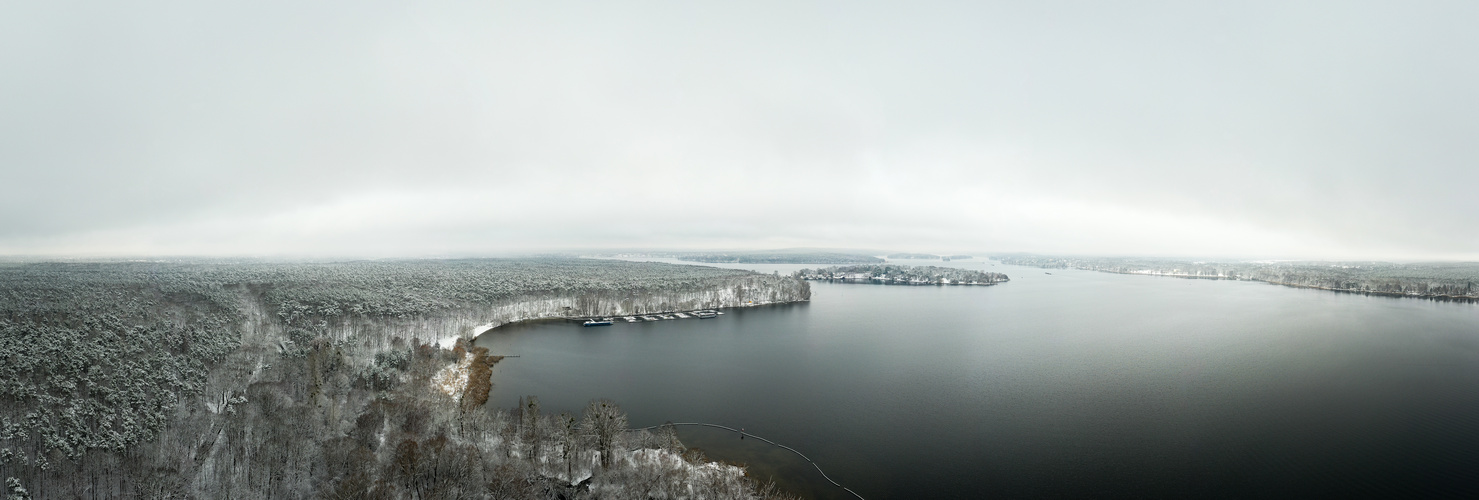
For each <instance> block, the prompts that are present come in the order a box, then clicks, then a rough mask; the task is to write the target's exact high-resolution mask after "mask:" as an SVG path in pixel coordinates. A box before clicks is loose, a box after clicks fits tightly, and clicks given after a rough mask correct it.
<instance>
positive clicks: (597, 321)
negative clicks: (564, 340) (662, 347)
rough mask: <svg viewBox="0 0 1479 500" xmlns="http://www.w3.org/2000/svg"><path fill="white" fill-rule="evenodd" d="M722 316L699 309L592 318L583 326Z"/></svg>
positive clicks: (711, 311) (715, 312)
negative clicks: (620, 321) (618, 321)
mask: <svg viewBox="0 0 1479 500" xmlns="http://www.w3.org/2000/svg"><path fill="white" fill-rule="evenodd" d="M720 314H724V313H722V312H719V311H715V310H713V309H699V310H697V311H685V312H670V313H657V314H643V315H640V316H612V317H609V318H591V319H588V320H585V323H584V325H583V326H611V325H613V324H615V323H616V321H617V320H623V321H626V322H627V323H641V322H644V321H662V320H665V319H689V318H698V319H709V318H717V317H719V315H720Z"/></svg>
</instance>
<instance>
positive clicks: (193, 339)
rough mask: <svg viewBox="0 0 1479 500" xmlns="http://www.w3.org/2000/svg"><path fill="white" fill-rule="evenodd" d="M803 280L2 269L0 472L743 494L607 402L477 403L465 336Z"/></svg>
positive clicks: (801, 288) (792, 286)
mask: <svg viewBox="0 0 1479 500" xmlns="http://www.w3.org/2000/svg"><path fill="white" fill-rule="evenodd" d="M807 297H809V288H808V287H807V286H806V283H804V282H802V281H801V280H797V279H794V278H790V277H781V276H771V275H761V274H756V273H750V272H748V271H736V270H725V269H714V268H703V267H695V266H673V265H666V264H655V263H633V262H619V261H590V260H573V259H536V260H454V261H395V262H347V263H320V264H283V263H264V262H222V261H193V262H108V263H66V264H58V263H39V264H19V265H5V266H0V477H5V478H7V481H10V480H13V483H14V488H12V489H15V490H16V491H20V490H24V491H26V492H27V493H26V494H28V495H32V496H35V497H37V498H115V497H143V498H220V497H226V496H230V497H240V498H303V497H326V498H490V497H492V498H504V497H523V498H546V497H548V498H553V497H560V496H563V497H565V498H572V497H590V496H598V497H601V498H627V497H631V498H649V497H651V498H676V497H680V496H683V497H694V496H704V497H709V498H750V497H754V496H756V495H758V493H756V492H758V491H760V487H759V486H758V485H756V484H754V483H753V482H751V481H749V480H748V479H747V478H745V477H744V476H743V471H740V470H738V469H733V470H731V469H723V468H715V467H711V466H709V465H708V464H706V463H705V462H703V461H702V460H700V459H699V458H697V457H695V456H690V455H687V454H685V452H684V451H683V450H682V449H681V445H680V444H678V443H677V442H676V439H675V438H673V439H669V438H671V436H670V435H661V436H659V435H654V434H652V433H642V432H627V431H625V430H624V429H625V417H624V414H622V413H621V412H620V410H619V407H617V406H616V404H615V403H612V402H602V403H601V405H605V406H601V405H595V404H593V407H592V408H588V409H587V411H586V412H585V414H583V415H581V416H579V417H577V416H573V415H545V414H541V413H540V412H539V408H538V404H537V399H535V398H529V401H532V402H533V404H532V405H530V406H528V407H525V406H523V405H521V407H520V408H516V409H512V410H497V409H492V408H487V407H486V403H487V401H488V393H489V390H490V389H491V387H492V384H493V383H495V381H493V380H491V374H492V366H493V365H494V364H496V363H497V362H498V360H499V359H500V358H498V357H497V356H492V355H490V354H489V353H488V352H487V351H486V350H485V349H483V348H476V347H471V346H470V345H469V344H468V343H466V341H465V339H466V338H468V337H470V334H471V332H472V330H473V329H474V328H475V327H476V326H477V325H485V326H486V325H496V324H500V323H503V322H508V321H516V320H519V319H531V318H534V317H574V316H579V315H583V314H588V313H592V314H614V313H615V312H620V311H642V310H644V308H650V307H667V306H672V305H675V304H676V305H679V306H687V305H693V307H726V306H740V305H746V304H759V303H766V302H778V301H794V300H805V299H806V298H807ZM448 338H450V339H458V340H457V342H455V344H453V345H449V347H451V348H450V349H448V348H442V347H439V346H438V345H437V341H439V340H443V341H444V340H445V339H448ZM444 345H447V344H444ZM659 434H661V433H659ZM571 483H573V485H572V484H571ZM8 487H9V486H8ZM766 491H770V490H766Z"/></svg>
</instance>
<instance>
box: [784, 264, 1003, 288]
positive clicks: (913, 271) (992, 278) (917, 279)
mask: <svg viewBox="0 0 1479 500" xmlns="http://www.w3.org/2000/svg"><path fill="white" fill-rule="evenodd" d="M793 276H795V277H797V278H801V279H803V280H828V281H841V282H845V283H874V284H883V285H994V284H997V283H1001V282H1004V281H1010V280H1009V279H1008V278H1007V275H1005V274H1001V273H989V272H983V271H974V270H970V269H958V268H954V267H938V266H896V265H872V266H840V267H825V268H821V269H802V270H800V271H796V273H795V274H794V275H793Z"/></svg>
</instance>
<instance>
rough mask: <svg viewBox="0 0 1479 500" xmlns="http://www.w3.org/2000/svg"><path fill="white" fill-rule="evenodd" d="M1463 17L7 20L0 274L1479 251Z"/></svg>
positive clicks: (913, 9) (654, 11)
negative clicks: (8, 262)
mask: <svg viewBox="0 0 1479 500" xmlns="http://www.w3.org/2000/svg"><path fill="white" fill-rule="evenodd" d="M1476 21H1479V4H1474V3H1467V2H1423V3H1397V2H1389V3H1382V2H1237V3H1233V4H1221V5H1215V4H1193V3H1187V2H1161V3H1157V2H1138V3H1133V4H1127V3H1115V4H1106V3H1102V2H997V3H986V2H969V3H953V2H925V3H921V2H807V3H801V2H739V3H734V4H718V3H708V2H703V3H700V2H671V3H662V2H640V3H621V4H618V3H615V2H600V3H591V4H583V3H582V4H577V3H564V2H549V1H542V2H468V3H434V4H416V5H405V4H402V3H397V2H354V3H349V2H344V3H304V2H236V3H225V2H208V3H192V2H179V3H166V2H158V3H155V2H139V3H129V4H128V5H122V4H110V3H98V2H92V3H88V2H75V3H74V2H11V3H6V4H4V5H0V68H4V69H3V70H0V256H7V255H8V256H22V255H29V256H36V255H41V256H133V255H220V256H273V255H293V256H326V255H342V256H367V257H380V256H445V255H491V254H500V253H510V252H529V251H546V250H570V249H590V248H673V249H766V248H781V247H831V248H838V247H857V248H886V249H895V250H904V251H925V252H981V251H1001V252H1008V251H1027V252H1040V253H1075V254H1096V253H1097V254H1122V255H1124V254H1129V255H1166V256H1176V255H1181V256H1222V257H1246V258H1312V259H1408V260H1414V259H1479V230H1476V229H1479V191H1476V186H1479V168H1476V167H1479V141H1476V140H1475V138H1476V137H1479V91H1476V90H1475V89H1479V58H1475V57H1473V54H1474V53H1476V52H1479V30H1474V29H1472V26H1473V25H1474V24H1475V22H1476Z"/></svg>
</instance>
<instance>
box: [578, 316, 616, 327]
mask: <svg viewBox="0 0 1479 500" xmlns="http://www.w3.org/2000/svg"><path fill="white" fill-rule="evenodd" d="M581 326H611V320H610V319H594V318H592V319H588V320H585V324H583V325H581Z"/></svg>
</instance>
